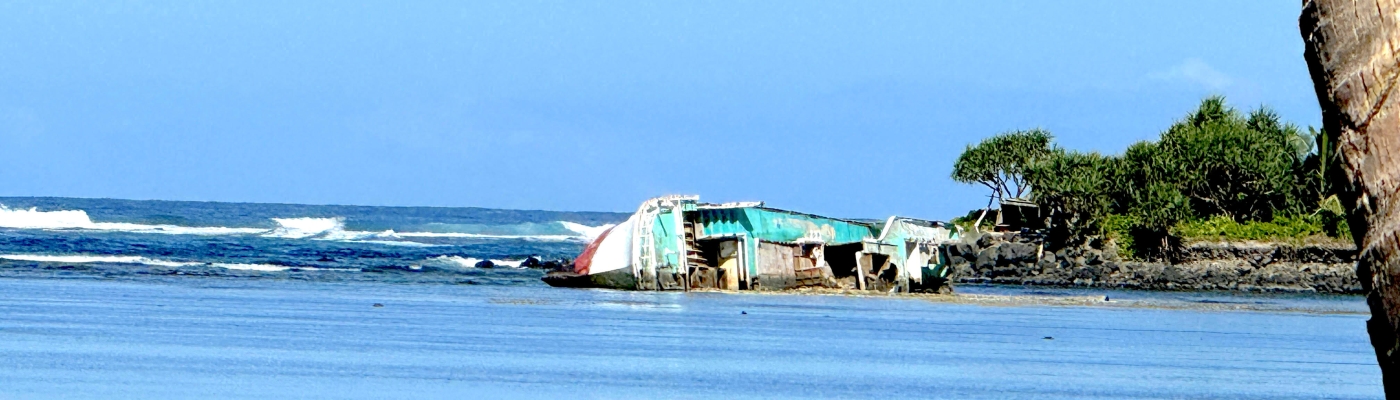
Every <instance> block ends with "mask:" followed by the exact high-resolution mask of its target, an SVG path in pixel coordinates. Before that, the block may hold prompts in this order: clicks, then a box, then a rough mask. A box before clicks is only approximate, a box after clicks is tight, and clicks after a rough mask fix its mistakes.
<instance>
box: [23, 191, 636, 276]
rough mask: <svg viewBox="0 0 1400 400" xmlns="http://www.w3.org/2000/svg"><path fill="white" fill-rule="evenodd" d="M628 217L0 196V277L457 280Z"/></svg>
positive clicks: (548, 255) (577, 240)
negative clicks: (479, 267)
mask: <svg viewBox="0 0 1400 400" xmlns="http://www.w3.org/2000/svg"><path fill="white" fill-rule="evenodd" d="M626 217H627V214H622V213H602V212H553V211H518V210H495V209H482V208H439V207H360V206H310V205H295V204H249V203H213V202H171V201H133V200H111V199H71V198H0V276H106V277H116V276H132V275H137V276H141V275H162V274H176V275H205V276H244V277H248V276H257V277H270V278H289V279H300V280H330V281H335V280H376V281H378V280H388V281H395V280H408V281H444V282H457V281H467V280H470V279H469V278H468V277H471V276H480V275H482V274H481V272H480V271H476V269H475V268H474V267H475V266H476V264H477V262H479V261H481V260H494V261H495V264H505V265H518V264H519V263H520V262H521V261H523V260H525V259H527V258H528V257H531V256H533V257H536V258H538V259H542V260H552V259H558V258H569V257H573V256H575V255H577V254H578V252H579V251H580V250H582V248H583V246H584V245H585V244H586V242H587V240H588V239H589V237H591V236H592V235H596V234H597V233H598V232H600V231H601V229H604V228H606V227H607V226H609V225H610V224H613V223H617V222H620V221H622V220H624V219H626Z"/></svg>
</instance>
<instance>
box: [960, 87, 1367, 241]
mask: <svg viewBox="0 0 1400 400" xmlns="http://www.w3.org/2000/svg"><path fill="white" fill-rule="evenodd" d="M1030 133H1033V134H1034V136H1033V137H1034V138H1036V139H1041V138H1043V140H1044V142H1043V145H1041V144H1040V142H1034V141H1032V140H1031V138H1029V137H1027V138H1018V137H1017V135H1027V136H1029V135H1030ZM1051 138H1052V136H1051V135H1050V134H1049V133H1048V132H1045V131H1043V130H1033V131H1018V132H1011V133H1006V134H1002V135H998V136H994V137H992V138H989V139H987V140H985V141H983V142H982V143H980V144H978V145H977V146H969V147H968V149H967V150H966V151H965V152H964V153H963V156H962V157H959V159H958V162H957V163H956V164H955V166H954V173H953V178H954V180H957V181H960V182H968V183H971V182H977V183H982V184H984V185H987V186H988V187H990V188H992V189H993V191H994V193H993V194H992V196H993V197H994V198H995V199H1002V198H1004V196H1005V195H1006V194H1008V193H1010V191H1007V190H1005V188H1006V187H1007V185H1005V184H1004V182H1007V181H1011V182H1013V183H1014V184H1015V187H1017V188H1018V190H1028V191H1029V194H1030V196H1031V199H1032V200H1033V201H1034V202H1035V203H1036V204H1037V205H1039V206H1040V209H1041V213H1042V215H1043V216H1044V217H1046V218H1047V219H1048V222H1049V226H1050V229H1049V231H1048V232H1047V234H1048V238H1047V240H1048V244H1049V245H1051V246H1074V245H1083V244H1085V243H1087V242H1088V241H1089V239H1091V238H1095V237H1104V238H1108V239H1110V241H1111V242H1114V243H1116V244H1117V245H1118V246H1119V248H1120V250H1121V251H1125V252H1127V253H1130V254H1136V255H1139V256H1142V257H1153V256H1155V255H1163V254H1167V253H1166V252H1164V250H1167V249H1169V247H1170V246H1172V243H1175V242H1179V241H1181V240H1196V239H1226V240H1291V239H1296V238H1303V237H1308V236H1328V237H1333V238H1347V237H1348V235H1349V232H1348V229H1347V228H1346V222H1345V219H1344V218H1342V215H1343V212H1342V209H1341V206H1340V205H1339V204H1338V203H1337V201H1336V198H1335V197H1334V196H1331V193H1332V192H1333V190H1332V188H1329V187H1327V185H1326V182H1327V181H1328V179H1325V178H1326V177H1327V174H1328V173H1332V172H1333V171H1335V170H1336V168H1337V167H1336V162H1337V158H1336V156H1335V146H1334V145H1332V144H1331V143H1329V142H1328V141H1327V138H1326V136H1325V135H1323V134H1322V133H1321V132H1318V131H1316V130H1313V129H1311V128H1309V129H1308V130H1307V131H1306V132H1305V131H1303V130H1301V129H1299V128H1298V127H1297V126H1296V125H1293V124H1287V123H1282V122H1281V121H1279V117H1278V115H1277V114H1275V113H1274V112H1273V111H1271V110H1269V109H1268V108H1264V107H1261V108H1259V109H1256V110H1253V111H1251V112H1249V113H1247V114H1246V113H1241V112H1239V111H1237V110H1235V109H1234V108H1231V107H1229V106H1228V105H1227V104H1226V103H1225V99H1224V98H1223V97H1210V98H1207V99H1205V100H1203V101H1202V102H1201V104H1200V106H1199V107H1197V109H1196V110H1194V111H1192V112H1191V113H1189V114H1187V115H1186V116H1185V117H1183V118H1182V119H1181V120H1179V121H1177V122H1176V123H1174V124H1173V125H1172V126H1171V127H1169V128H1167V130H1166V131H1164V132H1163V133H1162V134H1161V136H1160V137H1159V138H1158V140H1156V141H1144V142H1139V143H1135V144H1133V145H1132V146H1129V147H1128V149H1127V150H1125V151H1124V152H1123V154H1121V155H1112V156H1105V155H1101V154H1098V153H1094V152H1088V153H1085V152H1079V151H1073V150H1065V149H1061V148H1059V147H1058V146H1055V145H1054V144H1053V143H1051V141H1050V139H1051ZM1023 142H1030V143H1032V144H1035V146H1029V145H1026V144H1022V143H1023ZM988 160H995V161H988ZM989 166H994V167H995V168H993V167H989ZM1012 166H1014V167H1012ZM996 168H1000V169H996ZM993 170H995V171H997V173H989V172H988V171H993ZM1011 176H1014V177H1015V178H1014V179H1012V178H1009V177H1011ZM995 178H1002V179H1001V180H997V179H995ZM999 185H1000V186H999ZM1023 194H1024V193H1023V192H1021V191H1017V192H1016V196H1021V195H1023Z"/></svg>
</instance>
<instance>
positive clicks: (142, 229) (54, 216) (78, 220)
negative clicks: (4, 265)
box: [0, 205, 267, 235]
mask: <svg viewBox="0 0 1400 400" xmlns="http://www.w3.org/2000/svg"><path fill="white" fill-rule="evenodd" d="M0 227H3V228H16V229H48V230H61V229H76V230H94V231H113V232H135V233H164V234H173V235H240V234H252V233H262V232H266V231H267V229H261V228H228V227H219V226H213V227H191V226H178V225H146V224H132V223H125V222H93V221H92V218H89V217H88V214H87V212H86V211H83V210H63V211H39V210H38V209H37V208H30V209H13V208H9V207H5V206H4V205H0Z"/></svg>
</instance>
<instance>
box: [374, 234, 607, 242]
mask: <svg viewBox="0 0 1400 400" xmlns="http://www.w3.org/2000/svg"><path fill="white" fill-rule="evenodd" d="M396 235H398V237H406V238H415V237H420V238H465V239H524V240H538V241H543V242H565V241H570V240H583V239H584V237H583V236H575V235H493V234H485V233H462V232H398V233H397V234H396Z"/></svg>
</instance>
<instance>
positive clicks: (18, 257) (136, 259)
mask: <svg viewBox="0 0 1400 400" xmlns="http://www.w3.org/2000/svg"><path fill="white" fill-rule="evenodd" d="M0 259H6V260H13V261H35V262H51V263H70V264H87V263H112V264H142V265H154V266H161V267H188V266H194V265H200V264H201V263H196V262H179V261H167V260H157V259H152V258H146V257H140V256H90V255H64V256H59V255H48V254H3V255H0Z"/></svg>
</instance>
